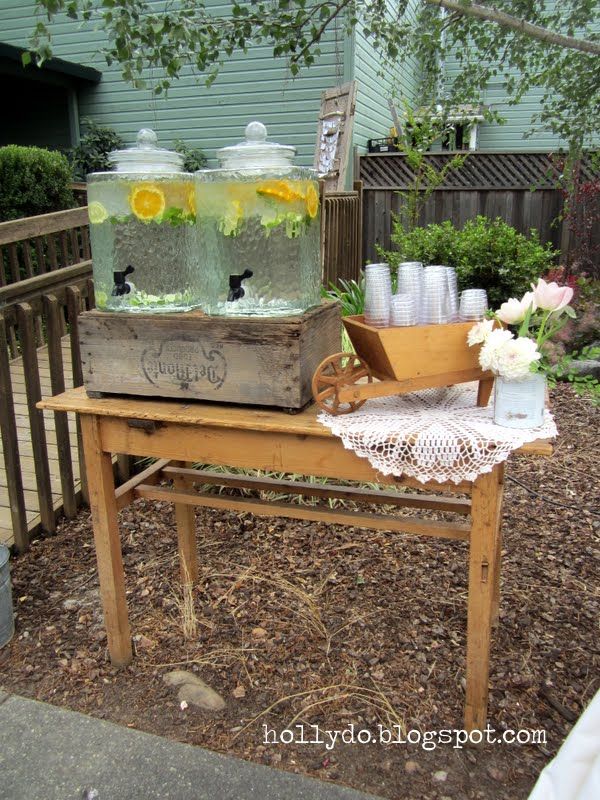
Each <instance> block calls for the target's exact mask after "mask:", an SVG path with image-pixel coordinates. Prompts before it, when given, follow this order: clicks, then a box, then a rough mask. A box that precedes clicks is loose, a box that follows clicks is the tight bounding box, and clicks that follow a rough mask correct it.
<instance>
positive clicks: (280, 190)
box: [256, 181, 304, 203]
mask: <svg viewBox="0 0 600 800" xmlns="http://www.w3.org/2000/svg"><path fill="white" fill-rule="evenodd" d="M256 192H257V194H260V195H262V196H263V197H273V198H275V199H276V200H283V202H284V203H291V202H293V201H294V200H304V194H303V193H302V192H301V191H299V190H298V189H296V188H295V187H294V186H293V185H292V183H291V182H289V181H267V182H266V183H263V184H261V185H260V186H258V187H257V189H256Z"/></svg>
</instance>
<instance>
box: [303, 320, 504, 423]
mask: <svg viewBox="0 0 600 800" xmlns="http://www.w3.org/2000/svg"><path fill="white" fill-rule="evenodd" d="M342 321H343V323H344V327H345V328H346V331H347V332H348V336H349V337H350V341H351V342H352V344H353V345H354V349H355V350H356V353H336V354H335V355H332V356H328V357H327V358H326V359H324V360H323V361H322V362H321V363H320V364H319V366H318V367H317V369H316V371H315V374H314V377H313V382H312V388H313V396H314V398H315V402H316V403H317V405H319V406H320V407H321V408H323V409H325V410H326V411H328V412H329V413H330V414H349V413H351V412H352V411H355V410H356V409H358V408H360V407H361V406H362V405H363V403H365V401H366V400H368V399H369V398H371V397H390V396H392V395H395V394H404V393H406V392H414V391H417V390H419V389H429V388H432V387H435V386H450V385H452V384H455V383H466V382H469V381H479V390H478V393H477V405H478V406H486V405H487V404H488V400H489V399H490V395H491V392H492V388H493V386H494V376H493V374H492V373H491V372H485V371H484V370H482V369H481V367H480V366H479V361H478V353H479V348H478V347H475V348H474V347H469V346H468V345H467V334H468V332H469V330H470V329H471V328H472V327H473V324H474V323H473V322H453V323H450V324H448V325H417V326H411V327H407V328H374V327H372V326H370V325H367V324H365V321H364V317H363V316H354V317H345V318H344V319H343V320H342ZM373 378H377V382H373Z"/></svg>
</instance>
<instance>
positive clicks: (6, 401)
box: [0, 314, 29, 553]
mask: <svg viewBox="0 0 600 800" xmlns="http://www.w3.org/2000/svg"><path fill="white" fill-rule="evenodd" d="M0 432H1V433H2V449H3V452H4V468H5V470H6V485H7V487H8V502H9V504H10V516H11V521H12V528H13V535H14V539H15V547H16V549H17V550H18V552H19V553H24V552H25V550H27V548H28V547H29V536H28V533H27V512H26V510H25V497H24V495H23V477H22V475H21V460H20V457H19V439H18V435H17V425H16V421H15V408H14V402H13V388H12V380H11V375H10V362H9V358H8V339H7V336H6V323H5V321H4V317H3V316H2V315H1V314H0Z"/></svg>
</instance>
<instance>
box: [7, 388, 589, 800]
mask: <svg viewBox="0 0 600 800" xmlns="http://www.w3.org/2000/svg"><path fill="white" fill-rule="evenodd" d="M553 403H554V411H555V414H556V416H557V421H558V425H559V430H560V438H559V439H558V441H557V446H556V452H555V455H554V457H553V458H552V459H545V458H535V459H534V458H531V457H529V458H526V457H520V456H513V457H512V458H511V460H510V462H509V467H508V471H507V475H508V480H507V492H506V499H505V514H504V537H505V538H504V548H503V574H502V601H501V614H500V617H501V618H500V625H499V627H498V629H497V630H496V631H495V635H494V641H493V646H492V666H491V676H490V689H491V691H490V705H489V720H490V725H491V726H492V727H493V728H494V729H496V732H497V734H500V733H501V732H502V731H503V730H506V729H514V730H518V729H544V730H545V732H546V737H547V741H546V744H530V745H522V746H519V745H517V744H513V745H509V744H506V743H496V744H483V745H480V746H469V747H463V748H455V747H453V746H452V745H448V744H446V745H441V744H440V745H439V746H437V747H436V748H435V749H430V750H425V749H423V747H422V746H420V745H419V744H389V745H384V744H380V743H371V744H359V743H346V744H344V743H342V744H340V743H338V744H337V745H336V746H335V747H334V748H333V749H332V750H329V749H327V747H326V746H325V744H318V743H315V744H308V743H307V744H302V743H295V744H272V743H266V744H265V742H264V741H263V740H264V729H263V725H265V724H266V725H268V728H269V730H271V731H276V732H277V734H279V733H280V732H281V731H283V730H284V729H285V728H287V727H288V726H293V725H299V724H302V723H303V724H304V725H305V738H309V735H312V736H313V737H314V730H315V729H314V728H313V729H310V730H309V726H310V725H317V724H318V725H319V726H320V728H321V730H325V729H328V730H339V731H340V732H341V731H346V734H345V735H346V738H347V739H349V738H350V736H351V731H352V729H351V727H350V726H351V724H354V726H355V728H354V732H355V736H356V734H357V732H358V731H359V730H361V729H369V730H370V731H371V732H373V733H377V732H378V730H379V729H378V725H382V726H383V727H384V728H386V729H387V728H390V727H392V730H393V731H394V735H395V736H397V735H398V731H408V730H411V729H414V730H416V731H421V732H422V731H438V730H440V729H449V728H460V726H461V719H462V707H463V702H464V690H463V685H464V679H463V676H464V667H465V627H466V606H465V598H466V578H467V574H466V568H465V567H466V561H467V549H466V545H465V544H464V543H458V542H450V541H449V542H445V541H443V540H427V539H425V538H419V537H415V536H402V535H398V534H390V533H381V532H368V531H361V530H358V529H354V528H342V527H337V526H326V525H321V524H314V523H309V522H306V523H305V522H294V521H289V520H279V519H259V518H256V519H255V518H251V517H249V516H247V515H238V514H234V513H220V512H219V513H217V512H212V511H210V510H201V511H199V512H198V514H197V529H198V542H199V548H200V551H199V552H200V563H201V580H200V582H199V585H198V588H197V589H196V590H195V592H194V597H193V602H194V607H195V614H196V617H197V622H196V631H195V632H194V620H193V618H192V619H190V613H189V612H190V604H189V602H188V604H187V606H186V603H185V601H184V598H183V597H182V595H181V593H180V588H179V580H178V564H177V561H176V557H175V540H176V535H175V525H174V519H173V513H172V509H171V507H170V506H168V505H165V504H160V503H155V502H144V501H138V502H137V503H136V504H135V506H133V507H132V508H129V509H126V510H125V511H124V512H122V514H121V525H122V532H123V550H124V563H125V570H126V578H127V588H128V600H129V608H130V615H131V623H132V629H133V633H134V641H135V644H136V651H137V657H136V658H135V660H134V662H133V664H132V665H131V666H130V667H128V668H126V669H122V670H117V669H114V668H112V667H111V665H110V663H109V661H108V658H107V650H106V637H105V634H104V632H103V628H102V616H101V611H100V604H99V595H98V584H97V579H96V572H95V561H94V548H93V540H92V531H91V525H90V519H89V513H88V512H87V511H85V510H84V511H82V512H81V513H80V514H79V516H78V517H77V518H76V519H75V520H71V521H63V522H62V524H61V525H60V529H59V532H58V534H57V535H56V536H54V537H52V538H47V539H45V540H42V539H40V540H38V541H36V542H35V543H34V545H33V546H32V548H31V549H30V551H29V552H28V553H27V554H26V555H25V556H22V557H20V558H17V559H15V560H14V562H13V567H12V580H13V594H14V600H15V606H16V611H17V633H16V635H15V637H14V639H13V641H12V642H11V643H10V644H9V645H7V646H6V647H5V648H3V649H2V650H0V685H1V686H3V688H5V689H7V690H8V691H12V692H16V693H19V694H22V695H26V696H28V697H33V698H37V699H39V700H44V701H47V702H50V703H54V704H56V705H60V706H66V707H68V708H71V709H75V710H78V711H81V712H83V713H86V714H90V715H92V716H96V717H100V718H102V719H108V720H112V721H114V722H116V723H119V724H122V725H127V726H130V727H133V728H138V729H140V730H144V731H149V732H151V733H156V734H159V735H161V736H167V737H171V738H173V739H177V740H179V741H183V742H189V743H191V744H197V745H201V746H204V747H208V748H210V749H212V750H216V751H220V752H224V753H229V754H232V755H236V756H240V757H242V758H245V759H250V760H253V761H256V762H259V763H263V764H269V765H271V766H275V767H278V768H281V769H285V770H289V771H293V772H301V773H306V774H309V775H312V776H314V777H316V778H320V779H322V780H324V781H336V782H339V783H342V784H346V785H349V786H353V787H355V788H357V789H361V790H363V791H366V792H371V793H373V794H375V795H379V796H381V797H385V798H407V799H408V800H413V798H414V799H415V800H417V798H418V800H434V798H436V799H437V800H444V799H445V800H448V799H451V800H458V799H459V798H460V800H463V798H486V799H488V798H489V799H490V800H492V798H493V800H520V799H521V798H526V797H527V795H528V793H529V791H530V790H531V788H532V786H533V784H534V782H535V779H536V776H537V775H538V774H539V771H540V770H541V769H542V767H543V766H544V765H545V764H546V763H547V762H548V760H549V759H550V758H551V757H552V756H553V755H554V754H555V753H556V751H557V749H558V748H559V746H560V744H561V743H562V741H563V740H564V738H565V736H566V734H567V733H568V732H569V730H570V729H571V727H572V722H573V720H574V719H576V718H577V716H578V715H579V714H580V713H581V711H582V710H583V708H584V707H585V706H586V704H587V703H588V702H589V701H590V699H591V698H592V696H593V694H594V693H595V691H596V690H597V689H598V687H599V684H600V670H599V659H598V641H599V639H598V630H597V622H598V618H599V606H600V602H599V593H598V587H599V581H598V576H599V572H600V570H599V560H598V533H599V530H600V513H599V512H600V504H599V503H598V489H597V487H598V471H599V470H598V460H597V454H596V445H597V441H598V429H599V427H600V426H599V421H600V411H599V410H598V409H594V408H592V407H591V405H589V403H586V402H585V401H582V400H580V399H578V398H575V397H574V395H573V394H572V393H571V391H570V389H569V388H567V387H561V388H559V389H558V390H556V391H555V392H554V397H553ZM515 480H516V481H519V482H520V483H516V482H515ZM520 484H524V485H525V486H526V487H528V488H527V489H526V488H524V486H522V485H520ZM192 617H193V615H192ZM184 626H185V629H186V632H187V635H188V638H187V639H186V638H185V636H184ZM177 668H181V669H189V670H193V671H195V672H196V673H197V674H198V676H200V677H201V678H202V679H203V680H204V681H206V683H208V684H209V685H210V686H211V687H212V688H213V689H215V690H216V691H217V692H219V693H220V694H221V695H222V697H223V698H224V699H225V701H226V707H225V709H224V710H223V711H220V712H212V713H211V712H207V711H203V710H200V709H198V708H196V707H194V706H192V705H190V706H188V707H187V708H182V707H181V706H180V702H179V700H178V698H177V694H176V691H175V690H174V689H173V688H172V687H170V686H167V685H166V684H165V683H164V681H163V677H162V676H163V675H164V674H165V673H166V672H168V671H169V670H172V669H177ZM393 726H398V727H393ZM295 731H296V734H297V735H299V729H298V728H296V729H295ZM273 735H274V734H270V736H271V737H272V736H273ZM340 735H341V734H340ZM412 735H413V736H415V735H416V734H412Z"/></svg>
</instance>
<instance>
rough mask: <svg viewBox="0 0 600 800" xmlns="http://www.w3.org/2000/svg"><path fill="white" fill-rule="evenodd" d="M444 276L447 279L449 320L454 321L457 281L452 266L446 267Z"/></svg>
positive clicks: (455, 318) (456, 306)
mask: <svg viewBox="0 0 600 800" xmlns="http://www.w3.org/2000/svg"><path fill="white" fill-rule="evenodd" d="M446 278H447V279H448V305H449V312H450V320H449V322H456V321H457V319H458V281H457V279H456V270H455V269H454V267H446Z"/></svg>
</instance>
